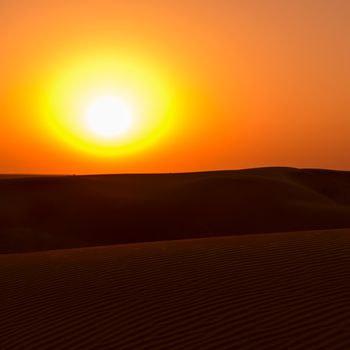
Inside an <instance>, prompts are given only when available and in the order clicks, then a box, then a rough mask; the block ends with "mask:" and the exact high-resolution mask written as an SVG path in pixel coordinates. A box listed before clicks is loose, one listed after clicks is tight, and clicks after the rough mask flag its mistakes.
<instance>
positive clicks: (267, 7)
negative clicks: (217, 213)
mask: <svg viewBox="0 0 350 350" xmlns="http://www.w3.org/2000/svg"><path fill="white" fill-rule="evenodd" d="M349 18H350V2H349V1H348V0H286V1H280V0H266V1H261V0H237V1H234V0H178V1H167V0H128V1H115V0H98V1H97V0H90V1H89V0H61V1H54V0H53V1H46V0H3V1H1V2H0V19H1V21H0V34H1V41H0V56H1V66H0V77H1V85H0V101H1V105H2V113H1V124H0V172H6V173H110V172H113V173H116V172H169V171H170V172H176V171H193V170H209V169H236V168H245V167H256V166H280V165H283V166H297V167H322V168H338V169H350V163H349V156H348V154H349V150H350V137H349V134H350V99H349V91H350V69H349V62H350V24H349ZM112 53H113V54H112ZM119 53H120V55H122V54H123V55H125V53H126V54H127V57H129V58H130V60H132V61H135V62H136V63H135V65H137V69H141V68H140V67H146V68H145V69H146V70H147V69H148V71H149V72H156V73H155V74H158V73H159V74H160V75H159V76H161V77H162V79H163V80H164V81H165V82H166V85H168V86H170V88H171V89H172V88H173V89H174V91H176V95H177V98H178V101H179V105H181V108H180V107H178V108H175V109H174V110H173V112H172V114H173V116H172V118H173V120H174V121H175V122H176V127H174V130H170V131H169V132H168V134H166V136H164V137H163V138H162V139H159V140H158V141H157V142H155V143H154V145H152V146H151V147H147V148H145V149H141V150H139V151H137V152H134V153H131V154H129V155H127V156H119V155H115V156H114V155H109V156H108V157H98V156H96V155H91V154H89V153H85V152H82V151H79V150H78V149H75V148H74V147H70V146H69V145H68V144H65V142H64V140H60V139H57V138H55V137H54V135H53V134H51V132H50V130H47V131H45V129H44V128H42V127H41V125H40V120H41V119H40V118H39V114H40V113H42V112H43V111H42V110H43V105H44V102H43V101H42V102H40V98H44V97H43V96H44V95H45V93H46V92H45V91H46V90H49V89H50V87H49V86H45V82H48V81H51V80H54V77H55V76H59V75H64V74H65V70H64V69H63V68H62V67H71V68H70V69H74V68H72V67H77V65H79V62H82V64H83V62H84V61H85V60H90V59H91V57H93V56H99V55H104V56H106V55H107V56H108V55H109V54H110V55H111V59H112V60H118V55H119ZM150 66H152V69H150V68H149V67H150ZM67 74H68V73H67ZM155 79H157V77H155ZM152 88H153V87H151V86H150V90H152ZM49 117H50V115H49V113H48V112H47V118H49Z"/></svg>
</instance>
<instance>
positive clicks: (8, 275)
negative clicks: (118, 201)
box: [0, 230, 350, 350]
mask: <svg viewBox="0 0 350 350" xmlns="http://www.w3.org/2000/svg"><path fill="white" fill-rule="evenodd" d="M349 270H350V230H335V231H318V232H295V233H281V234H261V235H242V236H233V237H224V238H211V239H197V240H184V241H171V242H155V243H140V244H128V245H120V246H108V247H96V248H81V249H73V250H57V251H49V252H37V253H26V254H9V255H2V256H0V281H1V282H0V283H1V288H0V297H1V298H0V300H1V301H0V309H1V317H0V342H1V345H0V347H1V349H2V350H14V349H50V350H51V349H293V350H294V349H349V348H350V337H349V326H350V302H349V301H350V282H349Z"/></svg>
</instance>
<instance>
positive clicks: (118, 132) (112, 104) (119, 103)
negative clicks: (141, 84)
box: [84, 96, 133, 139]
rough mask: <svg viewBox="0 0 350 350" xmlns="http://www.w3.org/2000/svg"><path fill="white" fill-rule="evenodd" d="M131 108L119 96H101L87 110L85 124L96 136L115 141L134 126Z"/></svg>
mask: <svg viewBox="0 0 350 350" xmlns="http://www.w3.org/2000/svg"><path fill="white" fill-rule="evenodd" d="M132 119H133V118H132V111H131V108H130V106H129V105H128V104H127V103H125V102H124V101H123V100H122V99H120V98H118V97H117V96H99V97H96V98H95V99H94V100H92V101H91V102H90V103H89V105H88V106H87V108H86V111H85V114H84V122H85V124H86V127H87V128H88V130H89V131H90V132H92V133H93V134H94V135H96V136H98V137H100V138H103V139H113V138H116V137H120V136H122V135H123V134H125V133H126V132H127V131H128V130H129V129H130V127H131V124H132Z"/></svg>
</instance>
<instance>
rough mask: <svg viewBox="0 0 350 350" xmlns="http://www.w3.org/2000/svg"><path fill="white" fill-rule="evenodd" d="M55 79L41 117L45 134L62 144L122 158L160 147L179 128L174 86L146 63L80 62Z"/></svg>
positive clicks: (123, 59)
mask: <svg viewBox="0 0 350 350" xmlns="http://www.w3.org/2000/svg"><path fill="white" fill-rule="evenodd" d="M50 76H51V78H50V82H49V83H47V82H46V83H45V86H48V88H47V89H46V95H45V96H46V97H45V98H43V96H41V99H42V100H44V102H42V103H41V105H42V106H41V115H42V120H43V124H44V125H45V128H46V132H48V133H50V135H52V136H55V137H56V138H57V140H60V141H61V143H62V144H63V145H66V146H68V147H73V148H75V149H76V150H80V151H84V152H86V153H90V154H95V155H98V156H118V155H124V154H129V153H131V152H136V151H139V150H142V149H145V148H147V147H150V146H152V145H155V144H156V143H158V141H159V140H160V139H162V138H163V139H164V138H165V137H166V136H167V135H169V132H170V131H171V130H173V129H174V125H175V121H176V115H177V114H178V113H179V101H178V99H177V97H176V93H175V91H176V89H175V85H174V84H172V83H171V81H170V79H169V77H167V76H166V75H165V74H164V73H161V70H160V69H158V68H157V66H155V65H152V64H149V63H148V62H147V60H135V59H131V58H130V56H128V57H126V56H124V57H122V56H121V55H108V56H105V57H93V58H91V59H90V60H83V59H75V60H74V61H72V62H71V64H63V65H61V66H59V67H56V70H55V72H54V74H53V73H52V74H50ZM175 106H176V107H175ZM49 137H50V136H49Z"/></svg>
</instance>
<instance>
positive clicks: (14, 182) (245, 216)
mask: <svg viewBox="0 0 350 350" xmlns="http://www.w3.org/2000/svg"><path fill="white" fill-rule="evenodd" d="M347 227H350V172H342V171H330V170H312V169H295V168H260V169H250V170H238V171H216V172H215V171H214V172H203V173H188V174H154V175H153V174H149V175H147V174H140V175H104V176H103V175H100V176H33V177H31V176H5V177H3V178H1V177H0V233H1V234H0V253H19V252H30V251H38V250H49V249H58V248H74V247H76V248H78V247H86V246H97V245H110V244H120V243H136V242H145V241H162V240H178V239H189V238H204V237H212V236H225V235H237V234H257V233H259V234H261V233H270V232H283V231H284V232H286V231H301V230H319V229H334V228H347Z"/></svg>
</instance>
